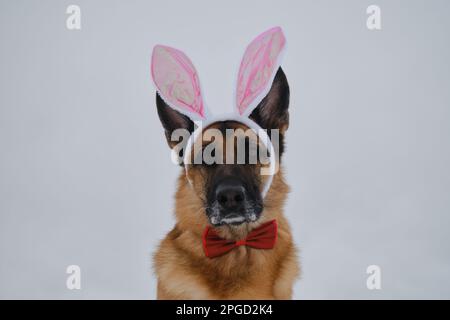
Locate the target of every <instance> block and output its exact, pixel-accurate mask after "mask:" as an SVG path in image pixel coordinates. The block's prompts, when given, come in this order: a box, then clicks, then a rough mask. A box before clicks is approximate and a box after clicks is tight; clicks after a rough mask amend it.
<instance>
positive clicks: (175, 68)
mask: <svg viewBox="0 0 450 320" xmlns="http://www.w3.org/2000/svg"><path fill="white" fill-rule="evenodd" d="M285 44H286V39H285V37H284V34H283V31H282V30H281V28H280V27H274V28H272V29H269V30H267V31H266V32H264V33H262V34H260V35H259V36H257V37H256V38H255V39H254V40H253V41H252V42H251V43H250V44H249V45H248V46H247V49H246V50H245V53H244V56H243V58H242V61H241V64H240V67H239V73H238V78H237V86H236V98H235V99H236V100H235V101H236V104H235V106H234V111H233V113H232V114H227V115H212V114H211V113H210V112H209V111H208V109H207V107H206V105H205V103H204V101H203V98H202V93H201V90H200V81H199V78H198V75H197V71H196V70H195V68H194V65H193V64H192V62H191V60H190V59H189V58H188V57H187V56H186V55H185V54H184V53H183V52H181V51H179V50H177V49H174V48H170V47H167V46H162V45H157V46H155V47H154V48H153V54H152V64H151V73H152V77H153V82H154V84H155V86H156V89H157V91H158V93H159V95H160V96H161V98H162V99H163V100H164V102H165V103H166V104H167V105H169V106H170V107H171V108H173V109H175V110H176V111H178V112H180V113H182V114H184V115H185V116H187V117H189V118H190V119H191V120H192V121H202V124H203V127H206V126H207V125H209V124H212V123H214V122H218V121H226V120H233V121H237V122H240V123H243V124H244V125H246V126H247V127H249V128H250V129H252V130H254V132H255V133H256V134H257V135H258V137H259V139H261V141H262V142H263V143H264V144H265V146H266V148H267V149H268V150H269V152H270V159H269V160H270V168H269V172H270V173H269V174H268V179H267V180H266V183H265V184H264V186H263V190H262V192H261V193H262V197H263V198H264V197H265V195H266V194H267V191H268V190H269V188H270V185H271V183H272V178H273V175H274V174H275V165H276V163H275V162H276V158H275V152H274V147H273V144H272V142H271V141H270V139H269V137H268V136H267V133H266V131H265V130H263V129H262V128H261V127H260V126H259V125H258V124H257V123H256V122H254V121H253V120H251V119H250V118H249V115H250V114H251V113H252V111H253V110H254V109H255V108H256V107H257V106H258V104H259V103H260V102H261V100H262V99H264V97H265V96H266V95H267V94H268V93H269V90H270V88H271V87H272V82H273V80H274V78H275V75H276V73H277V71H278V68H279V67H280V64H281V57H282V53H283V51H284V48H285ZM201 130H202V128H201V127H198V128H197V129H196V130H195V131H194V132H193V134H192V135H191V138H190V139H189V141H188V144H187V146H186V152H185V155H184V157H185V159H184V160H185V161H184V163H185V168H186V171H187V170H188V166H187V163H188V161H186V160H187V157H189V156H190V151H191V148H192V145H193V143H194V141H196V139H197V137H198V136H199V134H200V133H201Z"/></svg>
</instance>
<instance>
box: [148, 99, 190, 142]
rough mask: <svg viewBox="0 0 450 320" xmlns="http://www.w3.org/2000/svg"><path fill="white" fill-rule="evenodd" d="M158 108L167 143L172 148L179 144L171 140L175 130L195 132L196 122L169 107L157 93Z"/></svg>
mask: <svg viewBox="0 0 450 320" xmlns="http://www.w3.org/2000/svg"><path fill="white" fill-rule="evenodd" d="M156 107H157V109H158V116H159V119H160V120H161V123H162V125H163V127H164V133H165V134H166V139H167V143H168V144H169V146H170V147H171V148H173V147H174V146H175V145H176V144H178V142H177V141H172V139H171V136H172V132H173V131H174V130H176V129H186V130H188V131H189V132H190V133H192V132H193V131H194V128H195V126H194V122H193V121H192V120H191V119H189V117H188V116H185V115H184V114H182V113H180V112H178V111H176V110H175V109H173V108H171V107H169V106H168V105H167V104H166V103H165V102H164V100H163V99H162V98H161V96H160V95H159V94H158V93H156Z"/></svg>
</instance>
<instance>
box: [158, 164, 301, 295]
mask: <svg viewBox="0 0 450 320" xmlns="http://www.w3.org/2000/svg"><path fill="white" fill-rule="evenodd" d="M191 178H193V179H201V174H199V173H197V174H196V175H194V176H193V177H191ZM194 185H199V184H194ZM288 190H289V188H288V186H287V184H286V183H285V181H284V179H283V176H282V172H281V170H280V171H279V172H278V173H277V174H276V175H275V176H274V180H273V183H272V185H271V188H270V190H269V193H268V194H267V196H266V199H265V201H264V212H263V214H262V215H261V218H260V219H259V220H258V221H257V222H255V223H251V224H247V223H246V224H243V225H240V226H222V227H219V229H218V231H219V233H220V235H221V236H222V237H224V238H228V239H235V240H238V239H242V238H243V237H245V235H246V234H247V233H248V232H249V231H250V230H251V229H253V228H254V227H256V226H258V225H260V224H261V223H264V222H266V221H269V220H272V219H277V222H278V239H277V243H276V245H275V247H274V248H273V249H270V250H258V249H252V248H249V247H246V246H240V247H237V248H235V249H233V250H232V251H230V252H229V253H227V254H225V255H223V256H220V257H216V258H212V259H211V258H208V257H206V256H205V254H204V251H203V247H202V233H203V231H204V229H205V227H206V226H207V225H208V221H207V217H206V214H205V212H204V207H203V204H202V200H201V192H200V190H195V188H192V187H191V186H190V185H189V183H188V181H187V179H186V175H185V172H184V170H183V171H182V173H181V175H180V177H179V180H178V190H177V193H176V205H175V215H176V221H177V223H176V225H175V227H174V228H173V229H172V231H170V232H169V233H168V234H167V236H166V237H165V239H164V240H162V242H161V243H160V246H159V248H158V250H157V252H156V253H155V255H154V268H155V271H156V275H157V277H158V293H157V296H158V299H290V298H291V297H292V286H293V283H294V280H295V279H296V278H297V277H298V274H299V267H298V265H297V256H296V249H295V247H294V244H293V240H292V236H291V232H290V228H289V225H288V223H287V221H286V219H285V217H284V215H283V206H284V202H285V200H286V195H287V192H288ZM199 195H200V196H199Z"/></svg>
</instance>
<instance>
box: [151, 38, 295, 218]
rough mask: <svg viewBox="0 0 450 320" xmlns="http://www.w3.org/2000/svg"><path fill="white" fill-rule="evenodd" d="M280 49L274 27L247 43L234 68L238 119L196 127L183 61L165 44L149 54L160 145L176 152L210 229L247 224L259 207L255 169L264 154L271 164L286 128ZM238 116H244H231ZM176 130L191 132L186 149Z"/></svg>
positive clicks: (191, 84)
mask: <svg viewBox="0 0 450 320" xmlns="http://www.w3.org/2000/svg"><path fill="white" fill-rule="evenodd" d="M283 47H284V36H283V35H282V32H281V29H271V30H269V31H268V32H266V33H264V34H262V35H260V36H259V37H258V38H256V39H255V40H254V41H253V42H252V43H251V44H250V45H249V47H248V48H247V51H246V54H245V55H244V58H243V61H242V63H241V69H240V72H239V79H238V90H237V95H238V96H237V113H239V117H238V118H237V119H232V118H231V119H226V120H225V121H215V122H213V123H211V122H209V125H207V127H205V128H201V129H200V130H199V129H198V128H197V126H198V123H197V122H194V121H193V120H192V119H195V118H197V119H198V118H200V119H202V118H205V110H204V105H203V101H202V98H201V94H200V86H199V83H198V77H197V74H196V72H195V69H194V68H193V66H192V64H191V62H190V60H189V59H188V58H187V57H186V56H184V54H182V53H181V52H179V51H177V50H176V49H172V48H168V47H163V48H161V49H160V51H159V52H156V54H155V52H154V54H153V64H152V73H153V78H154V80H155V83H156V85H157V87H158V92H159V93H157V94H156V105H157V109H158V115H159V118H160V120H161V123H162V125H163V127H164V130H165V135H166V138H167V141H168V144H169V146H170V147H171V148H172V149H173V150H174V151H175V153H177V154H178V155H179V159H180V161H179V162H180V164H181V165H183V166H184V167H185V169H186V179H188V180H189V183H190V185H191V187H192V188H193V189H194V191H195V194H196V195H197V196H198V197H199V199H201V201H202V203H203V207H204V212H205V213H206V215H207V217H208V220H209V222H210V223H211V224H212V225H214V226H220V225H240V224H243V223H251V222H255V221H257V220H258V219H259V218H260V216H261V214H262V212H263V209H264V199H263V197H264V192H265V191H267V190H265V186H267V181H268V179H272V177H270V176H266V175H263V174H261V172H262V171H261V169H262V168H264V167H267V166H268V162H267V156H268V154H269V156H270V153H271V152H274V153H276V155H275V157H272V158H271V159H272V161H273V159H277V162H278V161H279V159H280V156H281V154H282V153H283V151H284V144H283V143H284V134H285V131H286V130H287V128H288V125H289V113H288V106H289V86H288V82H287V79H286V76H285V74H284V72H283V70H282V69H281V67H279V65H277V60H278V55H279V54H280V53H281V51H282V48H283ZM158 59H159V60H158ZM155 60H156V61H155ZM255 61H256V62H255ZM180 111H181V112H180ZM245 114H246V115H247V116H246V119H248V118H249V119H250V121H248V122H246V121H239V119H243V115H245ZM192 115H194V116H192ZM197 116H199V117H197ZM247 117H248V118H247ZM249 123H250V124H251V123H256V124H257V126H259V127H260V128H262V129H265V130H266V132H267V136H268V137H270V139H271V143H270V142H269V144H268V143H267V142H264V141H262V140H263V139H261V135H259V134H257V133H256V132H255V130H254V128H250V125H249ZM252 129H253V130H252ZM180 130H181V131H183V132H186V133H187V134H188V135H189V134H192V133H194V131H195V132H196V133H197V134H196V135H192V136H193V137H192V138H191V142H190V143H191V146H192V145H193V147H191V148H188V149H185V147H186V144H187V139H185V136H183V135H182V134H181V135H180V134H178V133H179V132H180ZM199 132H200V134H198V133H199ZM267 136H266V137H267ZM183 138H184V139H183ZM274 140H276V141H274ZM180 141H181V142H180ZM269 145H270V146H274V147H275V148H273V149H271V148H269ZM183 153H187V154H183ZM278 165H279V164H278V163H277V166H278ZM269 185H270V183H269Z"/></svg>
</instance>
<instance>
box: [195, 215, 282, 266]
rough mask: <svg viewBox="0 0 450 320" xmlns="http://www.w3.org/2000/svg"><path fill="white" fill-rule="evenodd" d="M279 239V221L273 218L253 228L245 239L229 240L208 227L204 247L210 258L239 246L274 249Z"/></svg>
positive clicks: (204, 234) (204, 236)
mask: <svg viewBox="0 0 450 320" xmlns="http://www.w3.org/2000/svg"><path fill="white" fill-rule="evenodd" d="M276 240H277V222H276V220H272V221H269V222H266V223H264V224H262V225H261V226H259V227H258V228H256V229H253V230H252V231H251V232H250V233H249V234H248V236H247V238H245V239H243V240H238V241H234V240H227V239H223V238H221V237H219V235H218V234H217V232H216V231H215V230H214V229H213V228H211V227H209V226H208V227H206V229H205V232H204V233H203V249H204V250H205V254H206V256H207V257H209V258H215V257H218V256H221V255H223V254H225V253H227V252H229V251H231V250H232V249H233V248H236V247H238V246H248V247H252V248H256V249H272V248H273V247H274V245H275V242H276Z"/></svg>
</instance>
